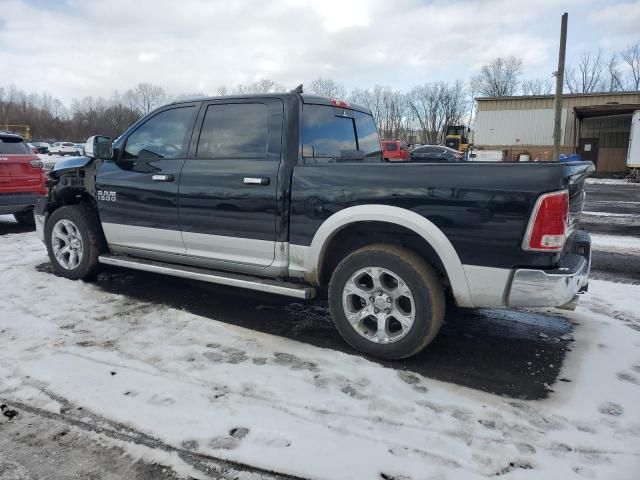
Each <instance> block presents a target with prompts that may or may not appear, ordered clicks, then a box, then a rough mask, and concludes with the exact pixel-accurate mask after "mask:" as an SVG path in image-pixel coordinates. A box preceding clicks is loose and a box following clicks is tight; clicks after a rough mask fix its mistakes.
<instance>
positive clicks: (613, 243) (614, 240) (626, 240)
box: [591, 233, 640, 255]
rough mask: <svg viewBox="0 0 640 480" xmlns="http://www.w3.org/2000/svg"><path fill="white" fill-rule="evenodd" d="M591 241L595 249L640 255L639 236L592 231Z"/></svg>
mask: <svg viewBox="0 0 640 480" xmlns="http://www.w3.org/2000/svg"><path fill="white" fill-rule="evenodd" d="M591 241H592V243H593V248H594V250H598V251H601V252H616V253H628V254H630V255H640V238H638V237H629V236H620V235H602V234H596V233H592V234H591Z"/></svg>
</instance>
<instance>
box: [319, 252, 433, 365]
mask: <svg viewBox="0 0 640 480" xmlns="http://www.w3.org/2000/svg"><path fill="white" fill-rule="evenodd" d="M368 267H381V268H383V269H387V270H389V271H391V272H394V273H395V274H397V275H398V276H399V277H400V278H401V279H402V280H403V281H404V283H405V284H406V285H407V287H408V288H409V290H410V291H411V294H412V296H413V301H414V305H415V319H414V320H413V324H412V326H411V327H410V328H409V329H408V333H406V334H405V335H404V336H403V337H401V338H400V339H399V340H397V341H393V342H392V343H375V342H374V341H372V340H369V339H367V338H365V337H364V336H363V335H361V334H360V333H358V332H357V331H356V329H355V328H354V327H353V326H352V325H351V323H349V321H348V320H347V316H346V314H345V309H344V307H343V297H342V293H343V289H344V287H345V284H346V283H347V281H348V280H349V279H350V278H351V276H352V275H354V274H355V273H356V272H358V271H359V270H361V269H364V268H368ZM329 307H330V310H331V316H332V318H333V322H334V324H335V326H336V328H337V329H338V331H339V332H340V335H342V338H344V340H345V341H346V342H347V343H348V344H349V345H351V346H352V347H353V348H354V349H356V350H358V351H360V352H362V353H364V354H367V355H371V356H373V357H378V358H382V359H385V360H399V359H402V358H407V357H410V356H412V355H415V354H417V353H418V352H420V351H422V350H423V349H424V348H425V347H426V346H427V345H428V344H429V343H431V341H432V340H433V339H434V338H435V336H436V334H437V333H438V331H439V330H440V327H441V326H442V321H443V319H444V312H445V297H444V288H443V285H442V282H440V279H439V278H438V275H437V273H436V271H435V270H434V268H433V267H432V266H431V265H429V264H428V263H427V262H425V261H424V259H423V258H422V257H420V256H419V255H417V254H416V253H414V252H412V251H410V250H407V249H404V248H402V247H398V246H396V245H390V244H376V245H370V246H367V247H363V248H361V249H359V250H356V251H355V252H353V253H351V254H350V255H348V256H347V257H346V258H344V259H343V260H342V261H341V262H340V263H339V264H338V266H337V267H336V269H335V270H334V271H333V274H332V277H331V281H330V282H329Z"/></svg>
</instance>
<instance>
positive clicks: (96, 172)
mask: <svg viewBox="0 0 640 480" xmlns="http://www.w3.org/2000/svg"><path fill="white" fill-rule="evenodd" d="M86 150H87V152H86V153H87V157H81V158H74V159H66V160H61V161H59V162H58V163H57V164H56V165H55V167H54V168H53V170H52V171H51V172H50V173H49V182H48V184H49V185H50V193H49V196H48V198H46V199H44V200H41V201H40V202H39V203H38V206H37V208H36V226H37V229H38V232H39V234H40V236H41V238H42V240H43V241H44V243H45V245H46V248H47V251H48V253H49V258H50V259H51V263H52V265H53V268H54V270H55V272H56V273H57V274H58V275H60V276H63V277H66V278H69V279H85V278H92V276H93V275H95V273H96V272H97V271H98V270H99V268H100V266H101V265H113V266H119V267H127V268H132V269H138V270H145V271H150V272H157V273H163V274H166V275H173V276H177V277H183V278H189V279H196V280H201V281H205V282H211V283H218V284H225V285H231V286H235V287H241V288H246V289H251V290H257V291H262V292H268V293H271V294H278V295H287V296H290V297H294V298H302V299H308V298H312V297H313V296H315V295H317V294H324V292H326V293H327V295H328V301H329V306H330V309H331V315H332V318H333V321H334V324H335V326H336V327H337V329H338V331H339V332H340V334H341V335H342V337H343V338H344V339H345V340H346V341H347V342H348V343H349V344H350V345H351V346H352V347H353V348H355V349H356V350H359V351H361V352H364V353H366V354H368V355H372V356H377V357H381V358H385V359H400V358H405V357H408V356H411V355H414V354H416V353H417V352H419V351H421V350H422V349H423V348H425V347H426V346H427V345H428V344H429V343H430V342H431V341H432V340H433V338H434V337H435V336H436V334H437V332H438V330H439V329H440V326H441V325H442V322H443V317H444V312H445V305H446V302H454V303H456V304H457V305H458V306H460V307H553V306H557V307H561V308H568V309H571V308H574V307H575V304H576V302H577V298H578V294H579V293H582V292H584V291H585V290H586V288H587V283H588V273H589V267H590V258H591V256H590V255H591V254H590V250H591V240H590V237H589V235H588V234H587V233H586V232H583V231H581V230H579V229H578V220H579V215H580V212H581V208H582V202H583V192H584V190H583V189H584V181H585V178H586V177H587V176H589V174H590V173H591V172H593V171H594V167H593V164H592V163H591V162H555V163H533V162H528V163H520V164H505V163H482V164H480V163H473V162H451V163H446V164H443V163H438V162H436V163H412V162H397V163H384V162H383V157H382V152H381V150H380V140H379V137H378V134H377V131H376V125H375V121H374V119H373V116H372V115H371V111H370V110H369V109H367V108H365V107H361V106H358V105H353V104H350V103H348V102H346V101H341V100H335V99H329V98H324V97H318V96H309V95H304V94H298V93H287V94H270V95H256V96H241V97H237V98H234V97H214V98H206V99H196V100H185V101H180V102H176V103H172V104H170V105H166V106H164V107H162V108H159V109H158V110H156V111H154V112H152V113H150V114H148V115H147V116H145V117H143V118H142V119H140V120H139V121H137V122H136V123H134V124H133V125H132V126H131V127H130V128H129V129H127V131H126V132H125V133H124V134H123V135H121V136H120V137H119V138H118V140H117V141H116V142H115V143H114V144H113V145H112V142H111V139H110V138H108V137H103V136H96V137H93V138H91V139H90V140H89V141H88V142H87V148H86ZM232 298H233V297H230V301H233V300H232Z"/></svg>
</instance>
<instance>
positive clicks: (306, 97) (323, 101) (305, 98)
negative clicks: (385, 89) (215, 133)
mask: <svg viewBox="0 0 640 480" xmlns="http://www.w3.org/2000/svg"><path fill="white" fill-rule="evenodd" d="M293 97H299V98H300V99H301V100H302V102H303V103H308V104H312V105H327V106H332V103H331V100H336V99H333V98H331V97H323V96H321V95H311V94H308V93H302V94H299V93H254V94H249V95H224V96H214V97H208V96H203V97H189V98H181V99H180V100H175V101H173V102H170V103H168V105H178V104H181V103H190V102H210V101H215V100H235V99H237V100H247V99H252V98H281V99H283V98H293ZM339 100H342V99H339ZM348 103H349V108H350V109H351V110H357V111H359V112H363V113H367V114H369V115H371V110H370V109H368V108H367V107H363V106H362V105H356V104H354V103H351V102H348Z"/></svg>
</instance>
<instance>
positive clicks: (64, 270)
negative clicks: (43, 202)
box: [44, 205, 106, 280]
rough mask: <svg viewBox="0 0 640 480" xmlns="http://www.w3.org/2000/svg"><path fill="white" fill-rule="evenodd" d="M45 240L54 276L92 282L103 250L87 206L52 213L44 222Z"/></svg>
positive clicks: (67, 208)
mask: <svg viewBox="0 0 640 480" xmlns="http://www.w3.org/2000/svg"><path fill="white" fill-rule="evenodd" d="M44 238H45V242H46V244H47V252H48V253H49V259H50V260H51V263H52V264H53V269H54V270H55V272H56V274H58V275H60V276H61V277H65V278H69V279H71V280H79V279H88V278H92V277H93V276H94V275H95V274H96V273H97V272H98V269H99V267H100V264H99V263H98V257H99V256H100V254H101V253H103V252H104V251H105V250H106V247H105V242H104V237H103V234H102V231H101V229H100V222H99V220H98V216H97V215H96V213H95V212H94V211H93V210H92V209H91V208H89V207H87V206H86V205H69V206H66V207H61V208H59V209H58V210H55V211H54V212H53V213H52V214H51V216H50V217H49V218H48V219H47V223H46V225H45V231H44Z"/></svg>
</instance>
